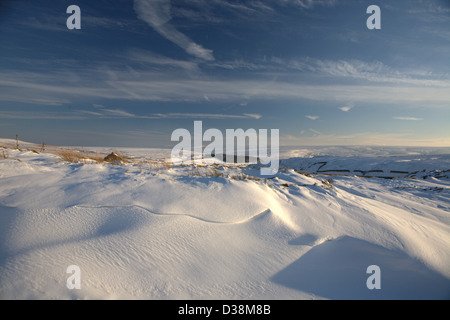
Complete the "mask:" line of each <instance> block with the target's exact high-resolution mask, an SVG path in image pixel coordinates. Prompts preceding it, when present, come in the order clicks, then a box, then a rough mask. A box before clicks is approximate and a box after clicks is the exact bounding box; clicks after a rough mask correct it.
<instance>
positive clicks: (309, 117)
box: [305, 115, 320, 120]
mask: <svg viewBox="0 0 450 320" xmlns="http://www.w3.org/2000/svg"><path fill="white" fill-rule="evenodd" d="M305 117H306V118H308V119H310V120H317V119H319V118H320V117H319V116H310V115H306V116H305Z"/></svg>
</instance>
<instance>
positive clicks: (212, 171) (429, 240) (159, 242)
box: [0, 139, 450, 299]
mask: <svg viewBox="0 0 450 320" xmlns="http://www.w3.org/2000/svg"><path fill="white" fill-rule="evenodd" d="M15 143H16V142H15V141H12V140H7V139H0V299H450V149H442V148H441V149H438V148H382V147H341V148H339V147H329V148H327V147H320V148H319V147H317V148H313V147H311V148H309V147H304V148H284V149H282V150H281V155H280V156H281V161H280V169H279V171H278V172H277V173H276V174H274V175H273V176H269V177H265V176H260V175H259V172H260V170H258V169H259V164H249V165H231V164H225V163H224V164H214V165H180V166H175V165H173V164H171V163H170V160H169V157H170V150H165V149H123V148H122V149H117V150H115V149H113V148H75V147H72V148H68V147H67V148H62V147H52V146H39V145H34V144H31V143H25V142H20V144H19V149H17V148H16V146H15ZM111 151H116V152H117V154H119V155H120V156H121V158H122V159H123V161H117V162H113V163H109V162H105V161H103V157H105V156H106V155H107V154H108V153H110V152H111ZM69 266H77V267H78V268H79V271H80V272H79V273H78V276H79V277H78V278H77V279H76V281H79V284H80V289H77V288H70V286H68V282H69V281H68V280H70V279H72V278H71V276H72V274H71V273H67V268H68V267H69ZM370 266H377V267H378V268H379V269H378V270H379V272H378V273H377V274H372V271H370V270H373V269H370V268H369V267H370ZM368 268H369V269H368ZM369 271H370V272H369ZM375 275H376V276H377V277H374V276H375ZM375 282H377V284H378V285H379V288H373V287H372V288H369V287H370V284H373V283H375Z"/></svg>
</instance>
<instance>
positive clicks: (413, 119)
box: [392, 117, 423, 121]
mask: <svg viewBox="0 0 450 320" xmlns="http://www.w3.org/2000/svg"><path fill="white" fill-rule="evenodd" d="M392 119H394V120H402V121H422V120H423V119H422V118H414V117H394V118H392Z"/></svg>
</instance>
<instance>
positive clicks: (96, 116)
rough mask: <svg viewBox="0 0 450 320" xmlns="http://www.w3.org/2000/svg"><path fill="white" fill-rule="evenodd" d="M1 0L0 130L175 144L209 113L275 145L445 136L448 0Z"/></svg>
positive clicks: (449, 113) (209, 123)
mask: <svg viewBox="0 0 450 320" xmlns="http://www.w3.org/2000/svg"><path fill="white" fill-rule="evenodd" d="M0 3H1V4H0V137H2V138H15V135H16V134H19V137H20V138H21V139H22V140H26V141H30V142H36V143H41V142H46V143H47V144H56V145H78V146H81V145H82V146H116V147H171V146H173V145H174V144H175V143H174V142H171V141H170V138H171V133H172V132H173V131H174V130H175V129H177V128H186V129H188V130H191V131H192V130H193V123H194V121H195V120H202V121H203V127H204V128H205V129H207V128H218V129H220V130H224V131H225V129H237V128H243V129H248V128H254V129H280V144H281V145H284V146H286V145H293V146H304V145H305V146H306V145H392V146H397V145H398V146H446V147H448V146H450V125H449V123H450V121H449V120H450V1H448V0H429V1H425V0H399V1H386V0H370V1H365V0H317V1H314V0H253V1H237V0H236V1H225V0H134V1H133V0H115V1H106V0H98V1H85V0H71V1H65V0H63V1H50V0H42V1H39V2H38V1H31V0H14V1H2V2H0ZM72 4H75V5H78V6H79V7H80V8H81V29H80V30H68V28H67V27H66V20H67V18H68V17H69V16H70V14H67V13H66V9H67V7H68V6H69V5H72ZM372 4H375V5H378V6H379V7H380V8H381V29H380V30H369V29H368V28H367V27H366V20H367V18H368V17H369V16H370V15H369V14H367V13H366V9H367V7H368V6H370V5H372Z"/></svg>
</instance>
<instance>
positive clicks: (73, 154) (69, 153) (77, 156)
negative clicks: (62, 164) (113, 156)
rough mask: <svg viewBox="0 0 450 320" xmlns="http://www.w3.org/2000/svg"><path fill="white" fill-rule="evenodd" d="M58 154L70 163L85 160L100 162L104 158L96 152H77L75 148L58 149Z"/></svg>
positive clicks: (83, 161)
mask: <svg viewBox="0 0 450 320" xmlns="http://www.w3.org/2000/svg"><path fill="white" fill-rule="evenodd" d="M58 155H59V156H60V157H61V158H62V159H63V160H64V161H67V162H71V163H80V162H81V163H86V162H87V161H95V162H98V163H102V162H103V161H104V160H103V159H104V158H103V157H102V156H100V155H98V154H91V153H86V152H79V151H75V150H63V151H59V152H58Z"/></svg>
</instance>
